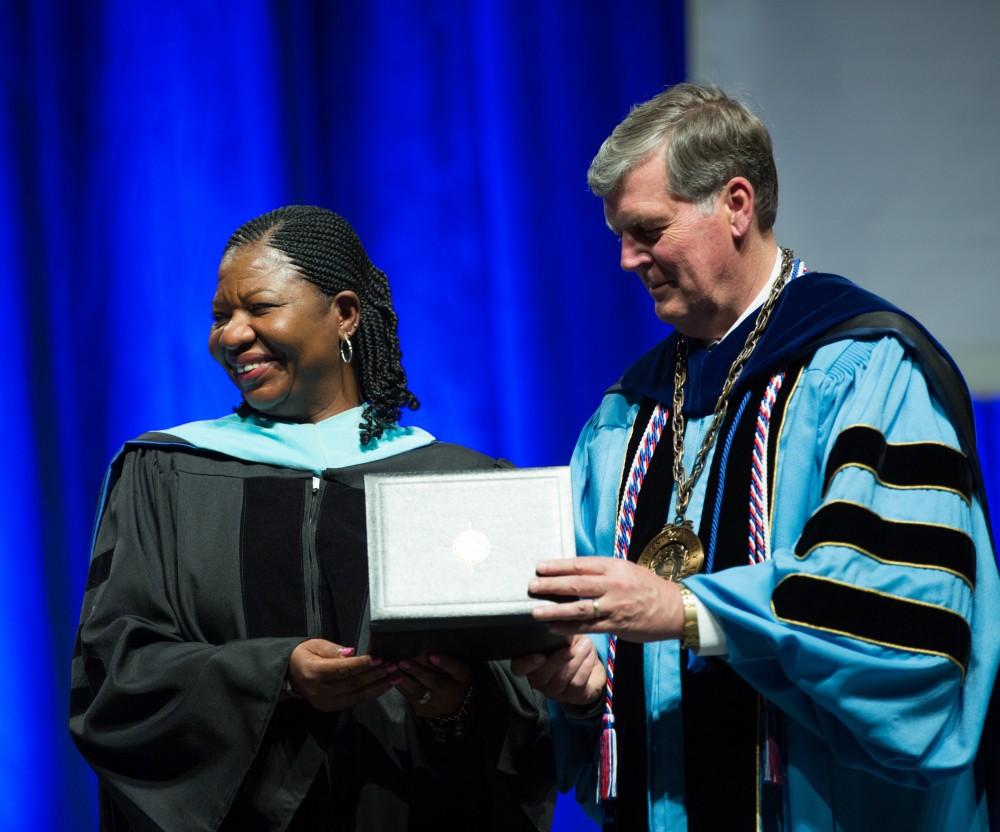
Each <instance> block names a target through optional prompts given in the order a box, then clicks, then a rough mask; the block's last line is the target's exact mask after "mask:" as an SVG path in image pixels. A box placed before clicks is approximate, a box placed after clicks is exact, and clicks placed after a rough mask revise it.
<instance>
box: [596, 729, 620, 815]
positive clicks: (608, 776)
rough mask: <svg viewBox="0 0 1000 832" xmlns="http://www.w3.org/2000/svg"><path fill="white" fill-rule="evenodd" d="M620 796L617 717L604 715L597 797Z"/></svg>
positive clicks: (608, 798)
mask: <svg viewBox="0 0 1000 832" xmlns="http://www.w3.org/2000/svg"><path fill="white" fill-rule="evenodd" d="M616 797H618V732H617V731H615V718H614V717H613V716H612V717H610V718H609V717H608V715H607V714H605V715H604V729H603V730H602V731H601V764H600V768H599V769H598V772H597V799H598V800H600V801H602V802H603V801H605V800H612V799H614V798H616Z"/></svg>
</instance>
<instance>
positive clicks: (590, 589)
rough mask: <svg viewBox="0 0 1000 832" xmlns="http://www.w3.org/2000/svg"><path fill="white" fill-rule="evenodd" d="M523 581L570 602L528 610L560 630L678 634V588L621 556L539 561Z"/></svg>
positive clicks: (640, 636) (641, 637)
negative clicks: (565, 597)
mask: <svg viewBox="0 0 1000 832" xmlns="http://www.w3.org/2000/svg"><path fill="white" fill-rule="evenodd" d="M535 574H537V575H538V577H537V578H535V579H534V580H532V581H531V582H530V583H529V584H528V591H529V592H530V593H531V594H532V595H569V596H573V600H572V601H564V602H562V603H559V604H547V605H545V606H541V607H535V608H534V609H533V610H532V611H531V615H532V617H533V618H534V619H535V620H536V621H544V622H546V623H547V624H549V625H550V626H551V627H552V630H553V631H555V632H557V633H562V634H563V635H575V634H578V633H615V634H616V635H617V636H618V638H621V639H624V640H625V641H663V640H665V639H671V638H680V637H681V633H682V632H683V630H684V606H683V604H682V603H681V592H680V587H679V585H678V584H676V583H672V582H671V581H665V580H664V579H663V578H661V577H659V576H658V575H656V574H655V573H654V572H652V571H650V570H649V569H644V568H643V567H641V566H637V565H636V564H634V563H630V562H629V561H627V560H622V559H621V558H600V557H582V558H564V559H562V560H553V561H544V562H543V563H539V564H538V566H537V567H536V569H535Z"/></svg>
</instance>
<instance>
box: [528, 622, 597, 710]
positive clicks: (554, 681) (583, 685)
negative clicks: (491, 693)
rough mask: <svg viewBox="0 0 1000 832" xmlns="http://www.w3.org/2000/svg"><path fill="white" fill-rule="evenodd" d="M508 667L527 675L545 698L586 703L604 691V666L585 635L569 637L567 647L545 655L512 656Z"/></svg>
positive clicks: (532, 684)
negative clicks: (512, 658) (570, 638)
mask: <svg viewBox="0 0 1000 832" xmlns="http://www.w3.org/2000/svg"><path fill="white" fill-rule="evenodd" d="M510 669H511V671H512V672H513V673H514V674H515V675H516V676H525V677H527V679H528V682H529V684H530V685H531V686H532V687H533V688H535V689H536V690H538V691H540V692H541V693H543V694H544V695H545V696H547V697H548V698H549V699H554V700H555V701H556V702H562V703H564V704H567V705H589V704H591V703H592V702H596V701H597V699H598V698H599V697H600V695H601V693H602V692H603V691H604V682H605V675H604V665H603V664H601V661H600V659H599V658H598V657H597V651H596V650H595V649H594V643H593V642H592V641H591V640H590V639H589V638H587V637H586V636H573V639H572V641H571V642H570V643H569V645H568V646H567V647H563V648H562V649H561V650H556V651H555V652H554V653H550V654H548V655H544V654H542V653H531V654H529V655H527V656H521V657H520V658H517V659H514V660H513V661H512V662H511V663H510Z"/></svg>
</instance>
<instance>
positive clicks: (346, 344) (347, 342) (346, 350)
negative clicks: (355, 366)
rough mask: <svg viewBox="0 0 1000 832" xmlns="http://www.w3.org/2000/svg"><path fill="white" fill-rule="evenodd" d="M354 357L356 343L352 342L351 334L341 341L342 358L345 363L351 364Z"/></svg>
mask: <svg viewBox="0 0 1000 832" xmlns="http://www.w3.org/2000/svg"><path fill="white" fill-rule="evenodd" d="M353 358H354V345H353V344H352V343H351V339H350V336H348V337H347V338H345V339H344V340H343V341H341V342H340V360H341V361H343V362H344V363H345V364H350V363H351V361H352V360H353Z"/></svg>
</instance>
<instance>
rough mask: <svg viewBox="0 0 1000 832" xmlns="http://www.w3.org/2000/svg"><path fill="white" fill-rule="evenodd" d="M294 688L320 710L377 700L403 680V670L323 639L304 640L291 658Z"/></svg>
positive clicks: (291, 679) (290, 668) (289, 668)
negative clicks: (356, 654)
mask: <svg viewBox="0 0 1000 832" xmlns="http://www.w3.org/2000/svg"><path fill="white" fill-rule="evenodd" d="M288 681H289V682H290V683H291V686H292V690H293V691H294V692H295V693H296V694H298V695H299V696H301V697H302V698H303V699H305V700H306V701H307V702H308V703H309V704H310V705H312V706H313V707H314V708H316V709H317V710H320V711H328V712H329V711H342V710H344V709H345V708H350V707H351V706H352V705H357V704H359V703H360V702H367V701H368V700H369V699H377V698H378V697H379V696H381V695H382V694H383V693H385V692H386V691H388V690H390V689H391V688H393V687H395V686H396V685H397V684H399V682H400V681H401V677H400V675H399V669H398V667H397V666H396V665H394V664H387V663H385V662H382V661H381V660H379V659H376V658H373V657H372V656H355V655H354V649H353V648H351V647H342V646H341V645H339V644H334V643H333V642H332V641H327V640H326V639H322V638H311V639H309V640H308V641H303V642H302V643H301V644H299V645H298V646H297V647H296V648H295V649H294V650H293V651H292V655H291V656H290V657H289V659H288Z"/></svg>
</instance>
